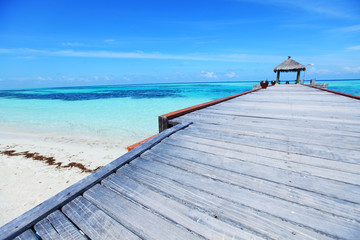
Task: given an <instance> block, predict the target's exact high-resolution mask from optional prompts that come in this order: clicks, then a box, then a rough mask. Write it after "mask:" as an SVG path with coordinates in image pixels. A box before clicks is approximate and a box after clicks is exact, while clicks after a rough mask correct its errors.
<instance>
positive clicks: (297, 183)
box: [0, 85, 360, 239]
mask: <svg viewBox="0 0 360 240" xmlns="http://www.w3.org/2000/svg"><path fill="white" fill-rule="evenodd" d="M172 121H173V122H178V123H180V124H178V125H176V126H175V127H173V128H172V129H168V130H166V131H165V132H162V133H161V134H159V135H158V136H156V137H154V138H153V139H151V140H150V141H149V142H147V143H145V144H143V145H141V146H140V147H138V148H135V149H134V150H132V151H131V152H129V153H128V154H126V155H124V156H122V157H121V158H119V159H117V160H115V161H114V163H112V164H110V166H105V167H104V168H103V169H100V170H99V171H98V172H96V173H94V174H93V175H90V176H89V177H88V178H87V179H85V180H84V181H82V182H81V183H79V184H77V185H76V186H75V187H74V186H73V187H70V188H69V189H67V190H66V191H64V192H62V193H60V194H59V195H58V196H57V199H59V198H60V200H56V199H55V200H54V199H53V200H52V202H51V201H50V200H51V199H50V200H49V201H50V202H45V203H44V206H40V207H39V208H38V209H37V210H36V209H35V210H32V211H33V212H31V213H28V214H27V215H25V216H23V217H20V218H19V219H16V220H15V222H10V223H9V224H8V225H5V226H4V227H2V228H1V229H0V238H1V236H5V238H12V237H14V236H16V235H14V234H13V233H14V232H15V233H16V231H15V230H16V229H21V230H17V231H18V233H21V232H23V231H24V230H26V229H28V230H27V231H26V232H25V233H23V234H22V235H21V236H19V237H17V239H31V237H35V235H34V233H35V232H36V234H38V235H39V236H41V237H42V239H86V238H89V239H359V236H360V175H359V174H360V101H359V100H356V99H352V98H348V97H344V96H339V95H335V94H332V93H328V92H324V91H321V90H318V89H313V88H310V87H306V86H301V85H278V86H274V87H271V88H268V89H266V90H260V91H257V92H253V93H250V94H247V95H244V96H241V97H238V98H234V99H232V100H229V101H226V102H223V103H220V104H217V105H214V106H211V107H208V108H205V109H202V110H198V111H195V112H192V113H189V114H186V115H184V116H181V117H178V118H176V119H173V120H172ZM189 122H192V124H190V123H189ZM55 197H56V196H55ZM56 201H57V202H56ZM55 202H56V203H55ZM48 205H51V206H48ZM46 207H48V208H46ZM44 208H46V211H45V210H44ZM44 211H45V212H44ZM41 214H42V215H41ZM34 215H35V217H34ZM37 215H38V216H37ZM31 216H32V217H31ZM39 218H41V220H40V221H39ZM26 221H27V222H26ZM24 222H26V223H24ZM15 226H17V228H16V229H14V228H15ZM19 231H20V232H19ZM11 234H12V235H11ZM25 235H26V236H25ZM33 239H36V238H33Z"/></svg>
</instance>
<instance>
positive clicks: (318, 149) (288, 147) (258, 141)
mask: <svg viewBox="0 0 360 240" xmlns="http://www.w3.org/2000/svg"><path fill="white" fill-rule="evenodd" d="M184 132H186V133H189V134H192V135H195V136H198V137H204V138H210V139H217V140H220V141H223V142H231V143H236V144H241V145H245V146H257V147H259V148H265V149H276V150H278V151H283V152H291V153H296V154H301V155H306V156H314V157H321V158H326V159H330V160H338V161H344V162H352V163H360V159H359V156H360V150H356V149H353V150H351V149H342V148H335V147H326V146H321V145H313V144H312V145H307V144H301V143H297V142H292V141H282V140H275V139H270V138H264V137H254V136H245V135H240V134H233V133H228V132H222V131H216V130H207V129H194V128H193V129H187V130H186V131H184Z"/></svg>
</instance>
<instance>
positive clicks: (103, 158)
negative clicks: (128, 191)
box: [0, 129, 128, 226]
mask: <svg viewBox="0 0 360 240" xmlns="http://www.w3.org/2000/svg"><path fill="white" fill-rule="evenodd" d="M127 144H128V143H125V142H124V141H118V142H117V143H115V142H114V141H113V140H112V141H110V140H103V139H89V138H84V137H81V138H80V137H78V138H77V137H74V136H55V135H46V134H34V133H24V132H20V131H14V130H13V129H11V130H9V129H0V226H2V225H4V224H6V223H7V222H9V221H11V220H12V219H14V218H16V217H18V216H20V215H21V214H22V213H24V212H26V211H28V210H30V209H31V208H33V207H35V206H36V205H38V204H40V203H41V202H43V201H45V200H47V199H48V198H50V197H52V196H53V195H55V194H57V193H58V192H60V191H61V190H63V189H65V188H66V187H68V186H70V185H72V184H74V183H75V182H77V181H79V180H80V179H82V178H84V177H85V176H87V175H89V174H90V173H86V172H83V171H82V170H80V169H79V168H78V167H72V168H69V167H68V168H64V167H60V168H58V167H57V166H56V165H49V164H47V163H45V162H44V161H40V160H36V159H34V158H32V157H29V156H28V157H26V156H25V154H24V152H26V151H27V152H28V153H29V155H30V156H32V155H34V154H33V153H38V154H37V155H35V156H40V157H43V158H45V159H49V158H50V157H53V158H54V159H55V164H59V163H60V162H61V166H66V165H67V164H69V163H71V162H76V163H80V164H82V165H83V166H84V167H85V168H87V169H96V168H97V167H100V166H104V165H106V164H107V163H109V162H111V161H113V160H114V159H116V158H118V157H119V156H121V155H123V154H124V153H126V152H127V151H126V149H125V147H126V145H127ZM6 153H12V154H10V155H11V156H9V154H6ZM14 155H15V156H14Z"/></svg>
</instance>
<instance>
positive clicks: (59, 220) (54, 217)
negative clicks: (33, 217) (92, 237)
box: [47, 210, 87, 240]
mask: <svg viewBox="0 0 360 240" xmlns="http://www.w3.org/2000/svg"><path fill="white" fill-rule="evenodd" d="M47 219H48V220H49V222H50V224H51V225H52V226H53V227H54V229H55V230H56V232H58V233H59V234H60V236H61V237H62V238H64V239H76V240H78V239H87V238H86V237H85V236H84V235H83V234H81V233H80V231H79V229H77V228H76V227H75V226H74V225H73V224H72V223H71V222H70V221H69V220H68V219H67V218H66V217H65V216H64V214H63V213H61V212H60V211H59V210H57V211H55V212H53V213H51V214H50V215H49V216H47Z"/></svg>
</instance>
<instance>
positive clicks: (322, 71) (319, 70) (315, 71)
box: [308, 67, 335, 74]
mask: <svg viewBox="0 0 360 240" xmlns="http://www.w3.org/2000/svg"><path fill="white" fill-rule="evenodd" d="M308 71H309V73H316V74H331V73H335V72H334V71H332V70H330V69H317V68H314V67H312V68H309V69H308Z"/></svg>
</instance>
